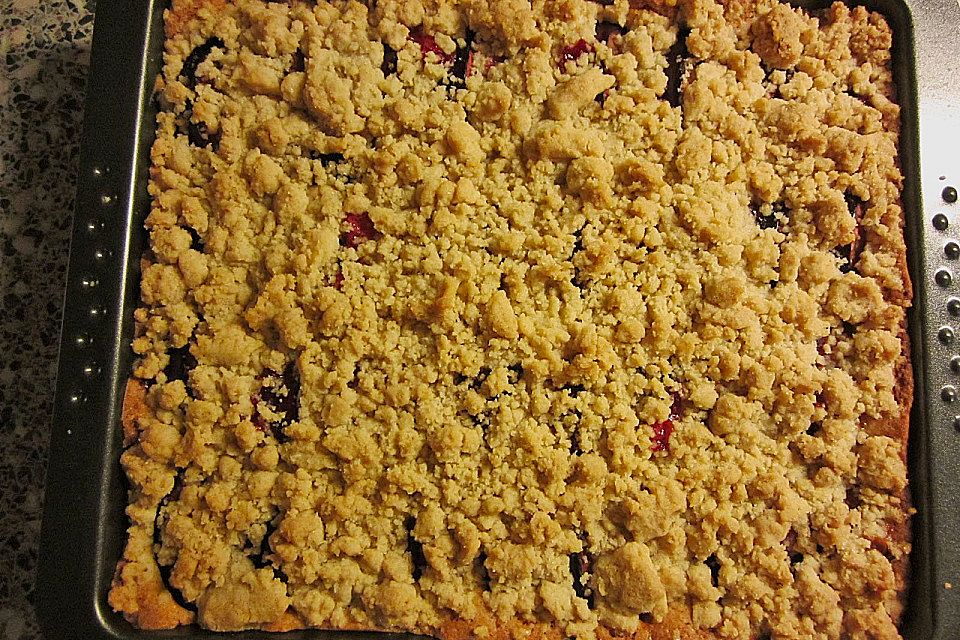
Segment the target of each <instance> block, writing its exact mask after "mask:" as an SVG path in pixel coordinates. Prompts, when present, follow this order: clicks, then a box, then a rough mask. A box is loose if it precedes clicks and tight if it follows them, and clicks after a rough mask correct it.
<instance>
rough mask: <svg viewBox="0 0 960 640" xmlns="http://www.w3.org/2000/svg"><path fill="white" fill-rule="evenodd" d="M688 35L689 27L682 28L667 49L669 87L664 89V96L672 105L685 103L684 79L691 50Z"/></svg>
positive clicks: (676, 105)
mask: <svg viewBox="0 0 960 640" xmlns="http://www.w3.org/2000/svg"><path fill="white" fill-rule="evenodd" d="M688 35H690V30H689V29H681V30H680V32H679V33H678V34H677V41H676V42H674V43H673V46H671V47H670V49H669V50H668V51H667V88H666V89H664V91H663V97H664V98H665V99H666V100H667V102H669V103H670V106H671V107H679V106H681V105H682V104H683V80H684V77H685V76H686V71H687V63H688V61H689V59H690V52H689V51H688V50H687V36H688Z"/></svg>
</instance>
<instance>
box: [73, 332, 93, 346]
mask: <svg viewBox="0 0 960 640" xmlns="http://www.w3.org/2000/svg"><path fill="white" fill-rule="evenodd" d="M74 341H75V342H76V343H77V346H78V347H87V346H90V344H91V343H92V342H93V338H91V337H90V336H89V335H87V334H85V333H81V334H79V335H77V337H76V338H74Z"/></svg>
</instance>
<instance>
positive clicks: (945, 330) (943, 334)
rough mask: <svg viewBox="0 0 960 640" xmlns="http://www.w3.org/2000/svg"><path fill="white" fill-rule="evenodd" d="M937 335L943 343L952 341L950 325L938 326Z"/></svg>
mask: <svg viewBox="0 0 960 640" xmlns="http://www.w3.org/2000/svg"><path fill="white" fill-rule="evenodd" d="M937 337H938V338H940V342H942V343H943V344H950V343H951V342H953V329H951V328H950V327H940V330H939V331H937Z"/></svg>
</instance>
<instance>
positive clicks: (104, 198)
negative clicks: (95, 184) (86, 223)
mask: <svg viewBox="0 0 960 640" xmlns="http://www.w3.org/2000/svg"><path fill="white" fill-rule="evenodd" d="M111 202H113V196H111V195H110V194H108V193H105V194H103V195H102V196H100V204H110V203H111Z"/></svg>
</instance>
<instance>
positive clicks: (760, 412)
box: [109, 0, 913, 640]
mask: <svg viewBox="0 0 960 640" xmlns="http://www.w3.org/2000/svg"><path fill="white" fill-rule="evenodd" d="M165 33H166V42H165V53H164V68H163V73H162V75H161V77H160V79H159V80H158V85H157V87H158V97H159V100H160V104H161V107H162V108H161V113H160V115H159V117H158V126H157V141H156V143H155V144H154V147H153V150H152V168H151V181H150V193H151V195H152V197H153V204H152V207H151V212H150V215H149V217H148V220H147V228H148V229H149V231H150V250H149V251H148V252H147V254H146V255H145V256H144V259H143V278H142V283H141V293H142V300H143V305H142V307H141V308H140V309H138V310H137V312H136V321H137V335H136V339H135V341H134V345H133V346H134V350H135V351H136V352H137V354H138V355H139V359H138V362H137V364H136V366H135V369H134V378H133V379H131V381H130V383H129V384H128V387H127V392H126V396H125V401H124V406H123V437H124V444H125V447H126V449H125V451H124V454H123V457H122V463H123V466H124V469H125V470H126V473H127V476H128V478H129V481H130V486H131V490H130V502H129V506H128V508H127V515H128V517H129V519H130V527H129V537H128V541H127V546H126V549H125V551H124V556H123V558H122V559H121V561H120V562H119V564H118V567H117V572H116V575H115V578H114V582H113V587H112V589H111V591H110V595H109V600H110V604H111V605H112V606H113V608H114V609H115V610H117V611H119V612H122V613H123V614H124V616H126V618H127V619H128V620H130V621H131V622H132V623H133V624H135V625H136V626H138V627H140V628H145V629H163V628H173V627H176V626H179V625H184V624H191V623H197V624H200V625H201V626H203V627H206V628H209V629H214V630H235V629H249V628H255V629H265V630H269V631H285V630H290V629H297V628H304V627H318V628H328V629H380V630H407V631H414V632H419V633H425V634H430V635H435V636H438V637H442V638H445V639H446V640H466V639H467V638H490V639H498V640H512V639H514V638H528V639H530V640H535V639H539V638H543V639H548V638H549V639H557V640H559V639H561V638H568V637H571V636H574V637H578V638H591V639H592V638H599V639H601V640H606V639H608V638H613V637H617V638H634V639H636V640H641V639H654V640H666V639H667V638H670V639H697V638H699V639H716V638H728V639H732V638H738V639H739V638H742V639H750V640H760V639H762V638H771V639H777V640H779V639H787V638H795V639H801V638H804V639H805V638H837V639H840V638H843V639H848V638H850V639H854V638H864V639H867V638H870V639H887V638H890V639H893V638H899V637H900V635H899V633H898V631H897V623H898V621H899V619H900V616H901V614H902V602H903V594H904V591H905V588H906V583H907V578H908V576H907V567H908V565H907V559H908V554H909V550H910V544H909V538H910V515H911V513H912V509H911V507H910V504H909V497H908V493H907V479H906V443H907V437H908V428H909V414H910V406H911V402H912V398H913V389H912V372H911V368H910V358H909V345H908V341H907V333H906V309H907V307H908V306H909V305H910V301H911V299H912V291H911V286H910V281H909V277H908V274H907V268H906V250H905V245H904V237H903V224H904V216H903V210H902V206H901V199H900V189H901V182H902V178H901V174H900V169H899V162H898V159H897V144H898V135H899V108H898V106H897V104H896V96H895V91H894V85H893V81H892V76H891V71H890V47H891V34H890V30H889V27H888V26H887V24H886V23H885V21H884V20H883V18H882V17H881V16H879V15H877V14H873V13H870V12H868V11H866V10H864V9H862V8H856V9H850V8H847V7H845V6H843V5H841V4H839V3H838V4H835V5H833V6H832V7H830V8H829V9H827V10H824V11H821V12H817V13H815V14H809V13H805V12H803V11H800V10H797V9H794V8H791V7H789V6H788V5H786V4H782V3H778V2H775V1H773V0H730V1H728V2H720V3H717V2H715V1H714V0H681V1H680V2H674V1H672V0H650V1H648V2H645V3H643V4H640V3H633V4H631V3H629V2H626V1H624V0H615V1H614V2H602V3H596V2H589V1H586V0H556V1H551V2H534V3H532V4H528V3H526V2H524V1H523V0H496V1H495V2H485V1H481V0H451V1H449V2H447V1H444V2H436V1H431V0H416V1H410V0H377V2H376V3H370V4H369V5H364V4H361V3H358V2H355V1H342V0H337V1H336V2H332V3H327V2H319V3H316V4H314V3H312V2H301V1H298V0H293V1H291V2H288V3H272V4H270V3H265V2H262V1H261V0H226V1H224V0H174V2H173V6H172V8H171V9H170V10H168V11H167V12H166V14H165Z"/></svg>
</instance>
